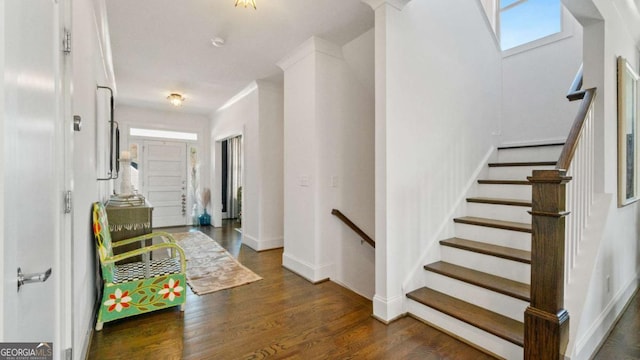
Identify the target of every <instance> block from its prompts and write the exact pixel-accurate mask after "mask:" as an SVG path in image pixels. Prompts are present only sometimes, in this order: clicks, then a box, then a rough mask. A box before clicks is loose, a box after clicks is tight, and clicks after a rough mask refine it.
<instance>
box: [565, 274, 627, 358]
mask: <svg viewBox="0 0 640 360" xmlns="http://www.w3.org/2000/svg"><path fill="white" fill-rule="evenodd" d="M639 275H640V274H638V273H636V276H635V277H634V278H633V280H631V281H630V282H629V283H628V284H627V285H626V286H624V287H623V288H622V289H621V290H620V291H619V292H618V293H617V294H616V296H614V297H613V299H611V301H610V302H609V304H607V306H606V307H605V308H604V310H603V311H602V313H600V316H598V318H597V319H596V320H595V321H594V322H593V325H591V327H590V328H589V330H587V332H586V333H585V335H584V336H583V337H582V338H580V339H578V341H577V342H576V352H575V356H572V357H571V359H572V360H574V359H575V360H578V359H589V358H590V357H591V355H593V353H594V352H595V351H597V350H598V348H599V347H600V345H601V344H602V342H603V341H604V340H605V339H606V337H607V336H608V335H609V331H610V330H611V328H612V327H613V326H614V325H615V323H616V321H617V320H618V318H619V316H620V314H621V313H622V311H623V310H624V309H625V306H626V305H627V303H628V302H629V300H630V299H631V296H633V294H634V293H635V291H636V289H638V282H639V277H638V276H639Z"/></svg>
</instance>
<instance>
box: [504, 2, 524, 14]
mask: <svg viewBox="0 0 640 360" xmlns="http://www.w3.org/2000/svg"><path fill="white" fill-rule="evenodd" d="M527 1H528V0H517V1H514V2H512V3H511V4H509V5H507V6H505V7H503V8H500V9H498V11H500V12H503V11H507V10H509V9H512V8H514V7H516V6H518V5H522V4H524V3H526V2H527Z"/></svg>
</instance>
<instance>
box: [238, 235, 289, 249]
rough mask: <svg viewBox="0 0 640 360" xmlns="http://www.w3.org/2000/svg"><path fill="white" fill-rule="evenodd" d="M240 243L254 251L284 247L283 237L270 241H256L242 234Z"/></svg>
mask: <svg viewBox="0 0 640 360" xmlns="http://www.w3.org/2000/svg"><path fill="white" fill-rule="evenodd" d="M242 243H243V244H245V245H247V246H248V247H250V248H252V249H253V250H255V251H265V250H271V249H279V248H281V247H284V237H277V238H272V239H256V238H255V237H253V236H251V235H248V234H247V233H243V234H242Z"/></svg>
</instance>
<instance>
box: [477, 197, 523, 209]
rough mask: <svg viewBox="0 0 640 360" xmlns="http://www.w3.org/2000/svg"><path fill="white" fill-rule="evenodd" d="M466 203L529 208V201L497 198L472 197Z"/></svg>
mask: <svg viewBox="0 0 640 360" xmlns="http://www.w3.org/2000/svg"><path fill="white" fill-rule="evenodd" d="M467 202H472V203H479V204H495V205H509V206H524V207H531V201H527V200H519V199H499V198H488V197H472V198H467Z"/></svg>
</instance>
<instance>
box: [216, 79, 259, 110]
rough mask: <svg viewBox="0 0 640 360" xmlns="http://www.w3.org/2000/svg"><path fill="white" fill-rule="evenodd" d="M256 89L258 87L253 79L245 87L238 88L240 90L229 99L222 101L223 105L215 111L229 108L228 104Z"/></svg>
mask: <svg viewBox="0 0 640 360" xmlns="http://www.w3.org/2000/svg"><path fill="white" fill-rule="evenodd" d="M257 89H258V83H257V82H255V81H252V82H251V83H250V84H249V85H247V87H245V88H244V89H242V90H240V92H238V93H237V94H235V95H233V96H232V97H231V99H229V100H227V102H226V103H224V105H222V106H220V107H219V108H218V110H216V111H215V112H218V111H223V110H225V109H227V108H229V107H230V106H232V105H233V104H235V103H237V102H238V101H240V100H242V99H244V98H245V97H246V96H247V95H249V94H251V93H253V92H254V91H255V90H257Z"/></svg>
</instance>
